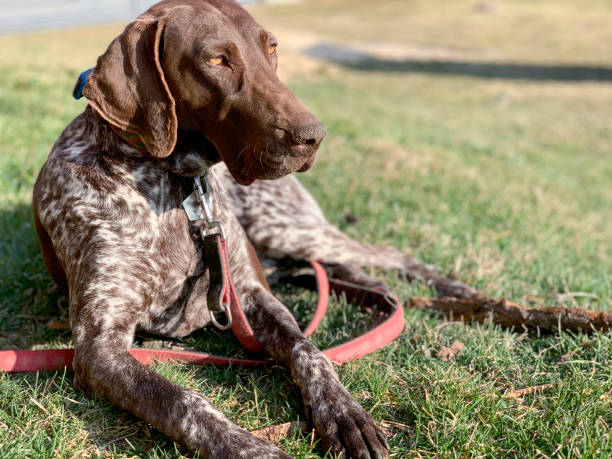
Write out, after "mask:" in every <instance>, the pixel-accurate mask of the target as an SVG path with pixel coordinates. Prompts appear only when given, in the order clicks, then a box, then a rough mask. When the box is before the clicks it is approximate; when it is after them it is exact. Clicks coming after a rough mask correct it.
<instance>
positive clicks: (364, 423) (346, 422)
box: [310, 387, 389, 459]
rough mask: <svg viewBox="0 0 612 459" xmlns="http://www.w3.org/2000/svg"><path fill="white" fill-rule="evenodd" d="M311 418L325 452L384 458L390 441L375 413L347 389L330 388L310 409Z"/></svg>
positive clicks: (356, 456) (370, 458)
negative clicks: (364, 407) (376, 419)
mask: <svg viewBox="0 0 612 459" xmlns="http://www.w3.org/2000/svg"><path fill="white" fill-rule="evenodd" d="M310 409H311V414H312V421H313V423H314V426H315V428H316V430H317V432H318V433H319V435H320V436H321V444H322V446H323V449H324V450H325V451H326V452H333V453H342V454H344V456H345V457H347V456H348V457H352V458H358V459H364V458H367V459H382V458H383V457H388V455H389V444H388V443H387V440H386V439H385V437H384V435H383V433H382V432H381V430H380V428H379V427H378V426H377V425H376V422H375V421H374V419H373V418H372V416H371V415H370V414H369V413H368V412H367V411H365V410H364V409H363V408H362V407H361V406H360V405H359V404H358V403H357V402H356V401H355V400H354V399H353V397H351V395H350V394H349V393H348V392H347V391H346V389H344V387H340V388H338V390H336V391H333V392H332V391H330V392H329V397H327V399H326V400H324V401H319V402H318V403H313V406H312V407H311V408H310Z"/></svg>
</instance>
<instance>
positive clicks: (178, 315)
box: [134, 169, 218, 337]
mask: <svg viewBox="0 0 612 459" xmlns="http://www.w3.org/2000/svg"><path fill="white" fill-rule="evenodd" d="M142 172H143V171H142V170H140V171H137V172H136V173H135V174H134V176H135V179H136V185H137V188H138V190H139V192H142V194H143V196H144V197H145V199H146V200H147V203H148V206H149V212H148V216H147V218H148V219H149V221H150V222H151V227H152V228H155V230H154V233H155V242H154V247H155V251H156V253H154V254H153V256H155V257H156V258H157V262H156V263H155V264H156V269H157V270H158V272H157V273H156V276H155V278H156V282H157V283H158V285H157V288H156V291H157V294H156V295H154V296H153V301H152V303H151V305H150V307H149V308H148V309H147V312H146V314H144V315H143V316H142V318H141V321H140V323H139V326H140V327H141V328H143V329H145V330H147V331H150V332H153V333H157V334H161V335H164V336H172V337H181V336H185V335H188V334H189V333H191V332H193V331H194V330H196V329H198V328H202V327H204V326H206V325H207V324H209V323H210V313H209V311H208V307H207V301H206V296H207V293H208V285H209V274H208V269H207V261H206V258H205V254H204V250H203V242H202V238H201V236H200V224H201V222H190V221H189V219H188V217H187V214H186V212H185V210H184V209H183V207H182V202H183V200H184V199H185V198H186V197H187V196H188V195H189V194H190V193H191V192H192V191H193V184H192V183H193V182H192V179H190V178H184V177H178V176H176V175H174V174H169V173H167V171H165V170H156V169H153V170H152V171H147V173H146V174H143V173H142ZM153 182H154V183H155V185H153ZM143 185H144V186H143ZM215 210H218V206H215Z"/></svg>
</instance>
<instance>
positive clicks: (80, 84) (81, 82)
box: [72, 69, 93, 100]
mask: <svg viewBox="0 0 612 459" xmlns="http://www.w3.org/2000/svg"><path fill="white" fill-rule="evenodd" d="M92 70H93V69H89V70H85V71H84V72H83V73H81V74H80V75H79V79H78V80H77V83H76V85H75V86H74V90H73V91H72V97H74V98H75V99H77V100H78V99H80V98H81V97H83V89H84V88H85V84H87V78H89V74H90V73H91V72H92Z"/></svg>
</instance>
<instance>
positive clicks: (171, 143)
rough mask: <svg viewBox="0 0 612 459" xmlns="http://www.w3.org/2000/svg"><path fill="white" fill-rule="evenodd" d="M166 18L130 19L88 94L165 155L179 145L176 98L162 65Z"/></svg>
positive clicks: (109, 116) (105, 114)
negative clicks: (161, 48)
mask: <svg viewBox="0 0 612 459" xmlns="http://www.w3.org/2000/svg"><path fill="white" fill-rule="evenodd" d="M164 25H165V19H164V18H160V19H156V18H145V17H141V18H139V19H137V20H136V21H135V22H132V23H131V24H129V25H128V26H127V27H126V29H125V31H124V32H123V33H122V34H121V35H120V36H119V37H117V38H116V39H115V40H114V41H113V42H112V43H111V44H110V46H109V47H108V49H107V50H106V52H105V53H104V54H103V55H102V56H100V57H99V58H98V63H97V65H96V67H95V68H94V70H93V72H92V73H91V75H90V76H89V79H88V80H87V84H86V85H85V88H84V89H83V95H84V96H85V97H86V98H87V99H88V100H89V102H90V104H91V105H92V106H93V107H94V109H95V110H96V111H97V112H98V113H99V114H100V116H102V118H104V119H105V120H106V121H108V122H109V123H111V124H112V125H113V126H115V127H117V128H119V129H122V130H124V131H127V132H129V133H133V134H136V135H138V136H140V138H141V139H142V142H143V143H144V144H145V146H146V148H147V151H148V152H149V153H150V154H151V155H153V156H155V157H158V158H164V157H166V156H168V155H170V153H171V152H172V150H173V149H174V147H175V145H176V136H177V129H178V121H177V118H176V112H175V101H174V98H173V97H172V94H171V93H170V89H169V88H168V84H167V83H166V79H165V77H164V73H163V70H162V67H161V64H160V56H159V53H160V41H161V40H162V35H163V30H164Z"/></svg>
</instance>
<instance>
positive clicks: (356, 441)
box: [243, 288, 388, 458]
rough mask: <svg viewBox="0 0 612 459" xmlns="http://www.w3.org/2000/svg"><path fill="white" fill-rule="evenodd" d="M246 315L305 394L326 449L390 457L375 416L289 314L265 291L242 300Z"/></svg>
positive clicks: (276, 358)
mask: <svg viewBox="0 0 612 459" xmlns="http://www.w3.org/2000/svg"><path fill="white" fill-rule="evenodd" d="M243 301H247V302H248V303H249V304H246V306H247V307H246V308H245V310H246V314H247V318H248V319H249V322H250V324H251V327H252V328H253V332H254V334H255V336H256V338H257V339H258V340H259V342H260V343H261V345H262V346H263V347H264V349H265V350H266V352H268V353H269V354H270V355H271V356H272V357H273V358H274V359H275V360H276V361H277V362H279V363H281V364H282V365H284V366H286V367H287V368H288V369H289V370H290V372H291V375H292V376H293V379H294V380H295V382H296V383H297V385H298V387H299V388H300V390H301V393H302V397H303V399H304V404H305V406H306V411H307V413H308V414H309V415H310V416H311V418H312V421H313V424H314V426H315V428H316V430H317V432H318V433H319V435H320V436H321V439H322V444H323V448H324V449H325V450H326V451H327V450H332V451H334V452H343V451H344V452H345V453H348V454H350V457H354V458H379V457H382V456H383V455H385V456H386V455H387V454H388V445H387V442H386V440H385V438H384V436H383V434H382V432H381V431H380V429H379V428H378V426H377V425H376V423H375V421H374V419H372V416H370V414H369V413H367V412H366V411H365V410H364V409H363V408H362V407H361V406H360V405H359V404H358V403H357V402H356V401H355V400H354V399H353V397H351V395H350V394H349V393H348V391H347V390H346V389H345V388H344V387H343V386H342V383H341V382H340V380H339V379H338V376H337V375H336V372H335V371H334V368H333V367H332V364H331V362H330V361H329V360H328V359H327V358H326V357H325V356H324V355H323V353H322V352H321V351H320V350H318V349H317V348H316V347H315V346H314V345H313V344H312V343H311V342H310V341H309V340H308V339H307V338H306V337H304V335H303V334H302V332H301V331H300V329H299V327H298V325H297V323H296V322H295V319H294V318H293V316H292V315H291V313H290V312H289V311H288V310H287V308H285V306H283V305H282V304H281V303H280V302H279V301H278V300H277V299H276V298H275V297H274V296H273V295H272V294H271V293H270V292H268V291H267V290H265V289H263V288H261V289H259V290H256V291H255V292H251V293H250V294H248V295H245V296H244V300H243Z"/></svg>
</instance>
